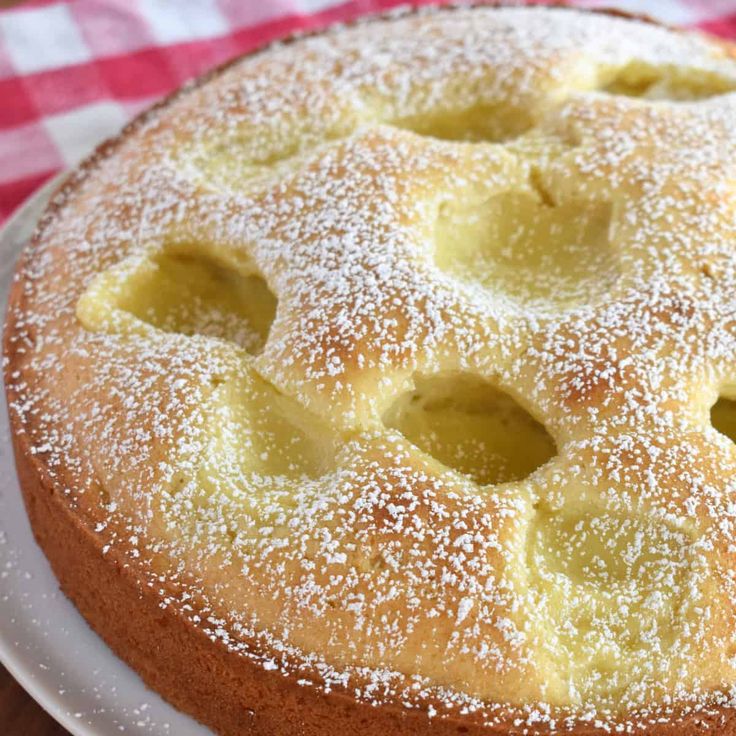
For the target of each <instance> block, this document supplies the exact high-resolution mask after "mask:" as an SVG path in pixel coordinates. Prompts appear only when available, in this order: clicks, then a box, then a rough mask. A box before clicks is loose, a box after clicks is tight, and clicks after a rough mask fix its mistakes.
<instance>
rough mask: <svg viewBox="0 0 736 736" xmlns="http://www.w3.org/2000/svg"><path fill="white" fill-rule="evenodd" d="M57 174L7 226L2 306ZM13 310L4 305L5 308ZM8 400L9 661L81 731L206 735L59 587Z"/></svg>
mask: <svg viewBox="0 0 736 736" xmlns="http://www.w3.org/2000/svg"><path fill="white" fill-rule="evenodd" d="M56 184H58V180H57V181H55V182H51V183H50V184H49V185H47V186H46V187H44V188H43V189H41V190H40V191H39V192H38V193H37V194H35V195H34V196H33V197H32V198H31V199H30V200H28V202H26V204H25V205H24V206H23V207H21V209H20V210H19V211H18V212H17V213H16V215H15V216H14V217H13V218H12V219H11V220H10V221H9V222H8V223H7V225H6V226H5V228H3V230H2V231H1V232H0V305H5V303H6V301H7V296H8V290H9V287H10V282H11V280H12V275H13V269H14V265H15V261H16V259H17V257H18V254H19V253H20V251H21V249H22V248H23V246H24V245H25V243H26V242H27V241H28V238H29V237H30V235H31V233H32V231H33V229H34V227H35V224H36V221H37V220H38V218H39V215H40V214H41V212H42V211H43V208H44V207H45V205H46V202H47V201H48V199H49V197H50V195H51V193H52V191H53V190H54V188H55V186H56ZM3 311H4V306H3ZM2 393H3V398H2V400H0V660H2V663H3V664H4V665H5V667H6V668H7V669H8V670H9V671H10V672H11V673H12V675H13V676H14V677H15V678H16V680H18V682H20V684H21V685H22V686H23V687H24V688H25V689H26V690H27V691H28V692H29V693H30V694H31V695H32V696H33V697H34V698H35V699H36V700H37V701H38V702H39V703H40V704H41V705H42V706H43V707H44V708H45V709H46V710H47V711H48V712H49V713H50V714H51V715H52V716H53V717H54V718H55V719H56V720H57V721H59V723H61V724H62V725H64V726H65V727H66V728H67V729H68V730H69V731H71V733H72V734H74V735H75V736H92V734H95V736H108V734H110V735H112V734H118V733H121V732H123V733H126V734H141V735H145V736H154V735H155V736H207V735H208V734H210V733H211V732H210V731H209V730H207V729H206V728H204V727H203V726H201V725H199V724H198V723H196V722H195V721H194V720H192V719H191V718H188V717H187V716H185V715H182V714H181V713H179V712H178V711H177V710H175V709H174V708H172V707H171V706H170V705H168V704H167V703H165V702H164V701H163V700H161V698H159V697H158V696H157V695H156V694H155V693H153V692H152V691H151V690H149V689H148V688H147V687H146V686H145V685H144V684H143V682H142V680H141V679H140V678H139V677H138V675H136V674H135V672H133V670H131V669H130V668H129V667H128V666H127V665H125V664H123V662H121V661H120V660H119V659H118V658H117V657H116V656H115V655H114V654H113V653H112V652H111V651H110V650H109V649H108V648H107V646H106V644H105V643H104V642H103V641H102V639H100V638H99V637H98V636H97V635H96V634H95V633H94V632H93V631H92V630H91V629H90V628H89V627H88V626H87V624H86V623H85V621H84V619H83V618H82V617H81V616H80V615H79V613H77V610H76V608H74V606H73V605H72V604H71V603H70V602H69V601H68V600H67V599H66V597H65V596H64V595H63V594H62V593H61V592H60V591H59V585H58V583H57V581H56V578H55V577H54V574H53V573H52V572H51V568H50V567H49V564H48V562H47V561H46V558H45V557H44V555H43V553H42V552H41V550H40V549H39V547H38V546H37V545H36V543H35V541H34V539H33V535H32V534H31V528H30V526H29V524H28V519H27V517H26V512H25V508H24V506H23V501H22V498H21V494H20V488H19V487H18V480H17V478H16V474H15V466H14V464H13V456H12V449H11V445H10V435H9V430H8V413H7V408H6V406H5V398H4V396H5V390H4V388H3V390H2Z"/></svg>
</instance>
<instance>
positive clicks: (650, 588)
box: [527, 504, 699, 698]
mask: <svg viewBox="0 0 736 736" xmlns="http://www.w3.org/2000/svg"><path fill="white" fill-rule="evenodd" d="M691 550H692V543H691V539H690V538H689V537H688V535H687V534H686V533H685V532H683V531H680V530H677V529H670V528H669V527H667V526H666V525H664V524H662V523H660V522H659V521H658V520H656V519H647V518H638V517H635V516H627V515H623V514H617V513H608V512H606V511H605V510H602V509H594V508H589V509H586V508H585V507H584V506H583V505H581V504H575V505H571V506H569V507H566V508H563V509H561V510H551V509H549V508H547V507H546V506H544V505H542V506H541V507H540V508H539V510H538V511H537V514H536V516H535V518H534V520H533V522H532V524H531V526H530V530H529V536H528V541H527V565H528V569H529V583H530V585H531V589H532V591H533V594H534V598H535V606H536V610H537V614H538V615H539V616H540V620H542V621H543V622H544V624H545V629H546V634H545V640H544V646H545V647H547V648H548V649H549V652H550V654H551V656H552V657H553V658H554V659H555V661H557V662H558V668H559V671H560V672H561V673H564V676H566V677H568V678H569V680H570V682H571V683H572V684H573V685H574V686H575V689H576V690H577V692H578V693H580V694H582V695H585V696H588V697H590V696H591V695H594V696H596V697H613V698H616V697H618V696H620V695H621V693H622V692H623V691H624V690H625V689H626V687H627V686H628V685H629V683H631V682H635V681H636V680H637V678H639V677H641V675H642V674H643V671H642V669H641V668H642V667H646V668H649V670H650V672H651V674H653V675H655V676H656V671H657V660H658V656H660V655H662V654H664V653H665V652H667V651H668V650H669V649H670V648H671V647H672V646H673V644H674V643H675V641H676V640H677V637H678V634H679V632H680V630H681V626H684V625H690V626H692V625H693V622H694V621H695V619H696V617H697V610H698V609H697V606H698V605H699V597H698V595H697V593H696V592H695V591H693V590H690V588H689V581H690V579H691V577H692V573H693V567H692V566H693V560H692V552H691ZM676 622H680V624H677V623H676ZM686 622H689V623H687V624H686ZM653 655H654V656H653Z"/></svg>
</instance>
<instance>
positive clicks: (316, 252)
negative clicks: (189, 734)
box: [6, 7, 736, 730]
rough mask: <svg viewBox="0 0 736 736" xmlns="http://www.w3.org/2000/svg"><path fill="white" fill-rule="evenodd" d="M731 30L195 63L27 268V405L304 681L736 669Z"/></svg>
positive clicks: (635, 710) (586, 693)
mask: <svg viewBox="0 0 736 736" xmlns="http://www.w3.org/2000/svg"><path fill="white" fill-rule="evenodd" d="M734 121H736V57H735V56H734V52H733V51H732V50H731V48H729V47H726V46H725V45H721V44H718V43H717V42H715V41H712V40H709V39H706V38H704V37H700V36H697V35H693V34H685V33H679V32H675V31H671V30H668V29H664V28H660V27H658V26H655V25H652V24H648V23H645V22H641V21H637V20H631V19H624V18H618V17H612V16H608V15H601V14H592V13H584V12H579V11H574V10H569V9H550V8H504V9H497V8H481V7H478V8H465V9H454V10H444V11H435V12H429V13H415V14H411V15H402V14H397V15H394V16H392V17H388V18H384V19H380V20H375V21H373V22H370V23H363V24H358V25H356V26H353V27H350V28H339V29H334V30H330V31H328V32H326V33H323V34H320V35H317V36H313V37H309V38H302V39H299V40H296V41H294V42H290V43H286V44H280V45H279V44H277V45H275V46H272V47H270V48H268V49H266V50H264V51H262V52H259V53H257V54H255V55H252V56H250V57H246V58H244V59H242V60H239V61H237V62H236V63H234V64H233V65H231V66H229V67H228V68H226V69H225V70H223V71H221V72H219V73H217V74H216V75H215V76H214V77H213V78H212V79H210V80H209V81H208V82H207V83H205V84H202V85H198V86H196V87H193V88H191V89H186V90H184V91H183V92H182V93H181V94H179V95H178V96H177V97H176V98H175V99H173V100H172V101H170V102H169V103H168V104H166V105H165V106H163V107H160V108H158V109H156V110H155V111H153V112H152V113H151V114H149V115H148V116H146V117H144V118H143V119H141V120H140V121H138V122H137V123H136V124H134V125H133V126H132V128H131V129H129V130H128V131H127V132H126V134H125V135H124V136H122V137H121V138H120V139H119V140H118V141H117V142H116V143H114V144H112V145H109V146H107V147H106V148H104V149H103V150H102V151H101V152H100V154H99V155H98V156H97V157H96V158H95V159H94V160H92V161H91V162H89V163H88V164H86V165H85V166H84V167H83V168H82V169H81V171H80V172H79V173H78V174H76V175H74V176H73V177H72V180H71V183H70V184H68V185H67V186H66V187H65V188H64V189H63V190H62V192H61V193H60V194H59V195H58V196H57V198H56V201H55V202H54V203H53V205H52V208H51V210H50V213H49V215H48V216H47V218H46V219H45V221H44V222H43V223H42V225H41V227H40V229H39V232H38V234H37V237H36V240H35V243H34V245H33V247H32V248H31V249H29V251H28V253H27V255H26V257H25V259H24V261H23V263H22V265H21V267H20V270H19V276H18V279H19V287H18V289H19V296H18V298H17V299H16V300H15V301H14V303H13V304H12V306H11V310H10V313H9V318H8V328H7V338H6V340H7V346H8V358H7V359H6V376H7V382H8V385H9V392H10V397H11V402H10V403H11V414H13V416H14V420H15V423H16V431H21V432H22V433H24V434H26V435H27V437H28V442H29V446H30V447H31V451H32V452H33V454H34V455H35V456H36V457H37V458H38V461H39V463H40V464H41V465H42V466H43V468H44V471H45V472H46V473H47V474H48V476H49V478H51V479H52V480H53V483H54V484H55V485H56V486H58V487H59V488H61V489H62V490H63V492H64V493H65V494H66V496H67V501H68V503H69V504H70V505H72V506H73V507H74V508H76V509H77V511H78V513H79V516H80V519H83V520H84V521H85V523H88V524H89V525H90V526H91V528H93V529H94V531H95V533H96V534H98V535H99V540H100V545H101V548H102V550H103V553H104V554H106V555H111V556H115V558H116V559H120V560H124V561H125V564H128V565H131V566H132V567H134V568H135V569H136V570H138V571H139V573H140V574H141V576H142V579H143V578H145V579H146V581H147V583H148V584H150V585H152V586H154V587H155V588H157V589H160V592H161V596H162V605H163V606H164V607H171V608H173V609H176V610H177V611H178V613H179V614H180V615H184V616H187V617H189V618H191V619H192V620H193V621H194V622H195V623H197V624H198V625H200V626H202V627H203V628H205V629H206V630H207V632H208V633H209V634H210V635H211V636H212V637H213V638H216V639H219V640H221V641H223V642H225V643H226V644H227V645H228V646H231V647H232V648H234V649H237V650H239V651H242V653H243V656H250V657H253V658H256V659H258V660H259V661H261V662H262V664H263V666H264V667H265V668H267V669H274V670H282V671H283V672H284V673H288V674H289V675H290V676H292V677H294V678H296V679H298V681H299V683H300V684H303V685H304V686H315V687H321V688H324V689H327V690H330V689H339V690H341V691H345V692H348V693H350V694H351V695H353V696H354V697H356V698H359V699H366V700H369V701H371V702H374V703H393V704H397V703H398V704H401V705H402V706H406V707H418V708H422V709H424V710H426V711H427V712H428V713H429V715H430V717H432V718H444V717H453V718H459V717H461V718H467V719H468V720H474V721H480V722H484V723H488V724H494V723H502V722H503V723H506V722H512V723H514V724H515V725H516V726H517V727H519V728H524V727H528V728H544V729H548V730H564V729H565V728H568V727H574V726H575V725H577V724H579V723H581V721H583V722H590V723H591V724H594V725H599V726H600V727H601V728H611V729H614V728H619V729H623V730H632V729H635V728H636V727H637V726H638V725H641V724H643V723H646V722H647V721H648V719H657V718H661V717H672V718H677V717H682V716H683V714H685V713H687V712H688V711H691V710H698V711H704V710H707V709H713V708H721V707H724V706H728V707H730V706H731V705H732V704H733V703H734V697H735V696H736V690H734V689H733V686H734V684H736V620H735V617H734V611H736V605H735V604H736V589H735V587H734V586H735V581H734V573H733V570H734V565H733V555H734V552H736V537H735V534H734V532H735V530H734V518H735V515H736V504H734V495H733V494H734V490H736V473H735V472H734V471H735V470H736V447H734V444H733V440H732V439H731V437H736V403H735V402H733V401H732V399H736V358H734V356H736V299H734V294H735V293H736V292H735V291H734V290H735V289H736V256H735V255H734V247H735V246H736V217H735V216H734V215H735V207H736V184H735V183H736V125H735V124H734Z"/></svg>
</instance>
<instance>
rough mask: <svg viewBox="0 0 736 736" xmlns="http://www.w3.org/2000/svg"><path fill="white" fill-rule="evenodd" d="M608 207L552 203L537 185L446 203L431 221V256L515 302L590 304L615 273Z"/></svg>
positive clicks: (544, 307) (546, 307)
mask: <svg viewBox="0 0 736 736" xmlns="http://www.w3.org/2000/svg"><path fill="white" fill-rule="evenodd" d="M536 178H537V179H538V177H536ZM534 182H535V177H534V176H532V184H534ZM611 214H612V207H611V205H610V204H608V203H605V202H595V201H585V200H576V201H566V202H559V203H558V202H555V201H554V198H553V195H552V194H551V193H550V192H548V191H547V190H546V189H544V188H543V187H541V186H539V185H537V186H535V188H534V193H531V192H529V193H528V192H522V191H509V192H504V193H502V194H497V195H494V196H492V197H490V198H489V199H487V200H485V201H483V202H479V203H478V202H476V203H467V202H459V201H453V202H446V203H445V204H443V205H441V207H440V210H439V216H438V218H437V221H436V225H435V251H434V258H435V263H436V264H437V266H438V267H439V268H440V269H442V270H443V271H445V272H446V273H448V274H449V275H451V276H453V277H454V278H455V279H457V280H458V281H459V282H461V283H462V284H464V285H466V286H471V287H479V288H481V289H483V290H485V291H487V292H492V294H493V296H494V298H495V299H497V300H502V301H506V302H508V303H509V305H510V306H512V307H515V308H522V309H531V310H535V311H540V312H550V311H561V310H564V309H569V308H573V307H575V306H578V305H581V304H587V303H596V302H597V301H599V300H601V299H602V298H604V297H605V296H606V295H607V294H608V293H609V292H610V291H611V289H612V287H613V286H614V285H615V283H616V281H617V280H618V278H619V275H620V271H619V261H618V257H617V254H616V251H615V249H614V247H613V245H612V243H611V240H610V236H609V231H610V223H611Z"/></svg>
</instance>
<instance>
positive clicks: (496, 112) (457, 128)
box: [390, 104, 534, 142]
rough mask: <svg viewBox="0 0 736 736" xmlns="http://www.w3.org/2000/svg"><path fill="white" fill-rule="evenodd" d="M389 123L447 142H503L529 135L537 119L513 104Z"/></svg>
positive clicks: (436, 112)
mask: <svg viewBox="0 0 736 736" xmlns="http://www.w3.org/2000/svg"><path fill="white" fill-rule="evenodd" d="M390 124H391V125H393V126H395V127H397V128H403V129H404V130H411V131H413V132H414V133H418V134H419V135H423V136H429V137H432V138H439V139H441V140H446V141H470V142H473V141H491V142H501V141H507V140H510V139H512V138H516V137H518V136H520V135H522V134H523V133H526V132H527V131H528V130H530V129H531V128H532V127H533V126H534V119H533V118H532V116H531V114H530V111H529V110H524V109H520V108H515V107H513V106H512V105H510V104H495V105H494V104H479V105H475V106H473V107H469V108H464V109H458V110H433V111H428V112H425V113H422V114H421V115H414V116H407V117H404V118H398V119H396V120H392V121H390Z"/></svg>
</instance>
